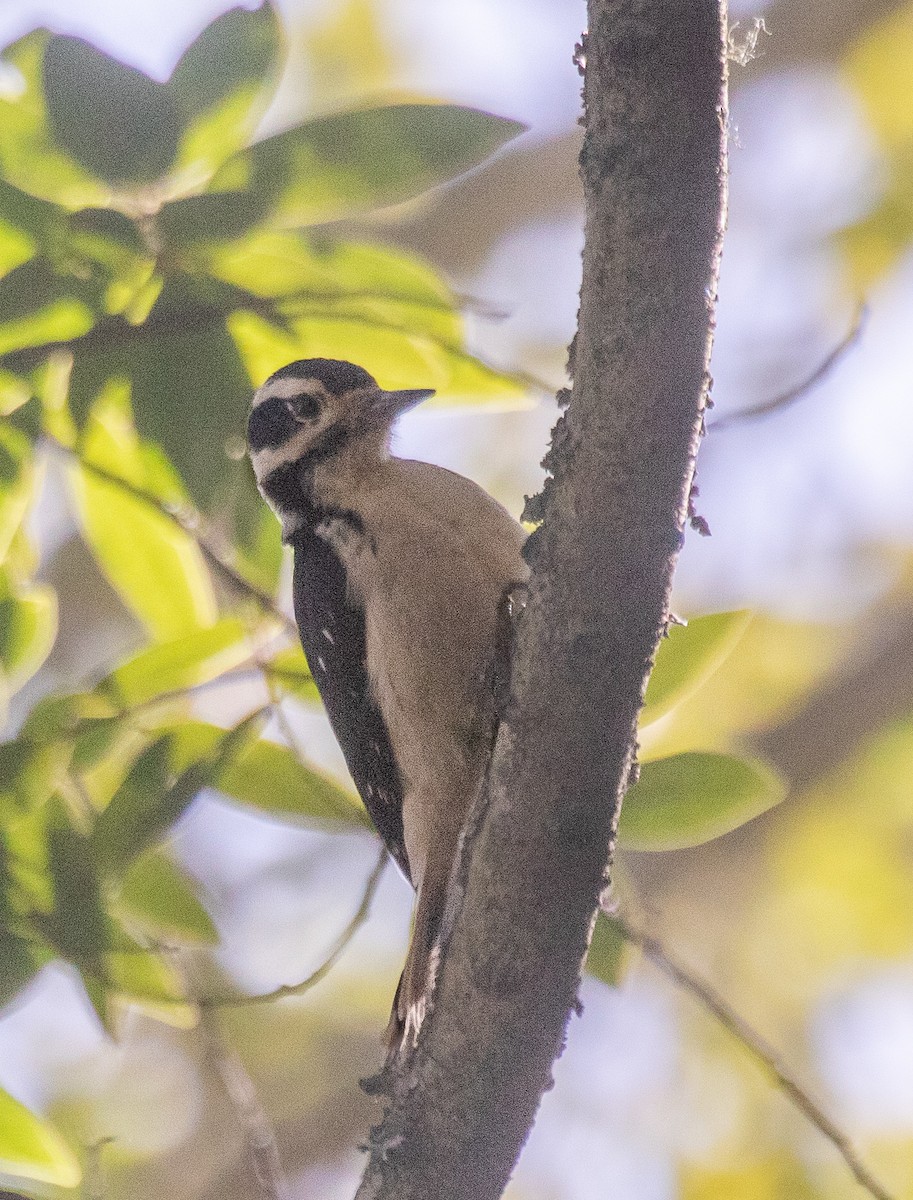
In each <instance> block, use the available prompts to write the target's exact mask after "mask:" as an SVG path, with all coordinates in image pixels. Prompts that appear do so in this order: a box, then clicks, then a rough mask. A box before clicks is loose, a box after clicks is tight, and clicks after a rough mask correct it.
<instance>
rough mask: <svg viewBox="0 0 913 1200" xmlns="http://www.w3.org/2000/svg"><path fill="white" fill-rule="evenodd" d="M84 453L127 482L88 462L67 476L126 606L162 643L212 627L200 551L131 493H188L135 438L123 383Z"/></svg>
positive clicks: (97, 414) (92, 543) (94, 419)
mask: <svg viewBox="0 0 913 1200" xmlns="http://www.w3.org/2000/svg"><path fill="white" fill-rule="evenodd" d="M83 453H84V456H85V459H86V461H87V464H92V465H93V466H95V465H97V466H98V467H99V468H100V470H101V471H103V472H105V473H106V474H107V475H110V476H115V477H117V478H118V479H123V480H124V483H125V485H126V486H121V485H120V484H119V483H117V482H114V481H113V480H112V479H109V478H105V477H103V476H99V474H97V473H96V472H94V471H93V470H92V469H91V466H89V465H86V466H83V465H81V464H80V465H74V466H73V467H71V468H70V470H69V473H68V474H69V481H70V485H71V488H72V491H73V495H74V498H75V501H76V507H77V513H78V516H79V519H80V524H81V526H82V530H83V536H84V537H85V540H86V543H87V545H88V546H89V549H90V550H91V551H92V553H93V554H94V555H95V557H96V559H97V560H98V563H99V566H100V567H101V569H102V570H103V571H104V572H105V574H106V575H107V577H108V579H109V580H110V581H111V583H112V585H113V586H114V588H115V589H116V590H117V592H118V594H119V595H120V596H121V598H122V600H123V601H124V603H125V604H126V605H127V606H128V608H130V609H131V610H132V611H133V612H134V613H135V614H136V616H137V617H138V618H139V620H140V621H142V623H143V624H144V625H145V627H146V628H147V629H148V631H149V633H150V634H151V635H152V637H154V638H156V639H157V640H160V641H171V640H174V639H176V638H178V637H181V636H184V635H186V634H187V633H189V632H190V631H192V630H196V629H201V628H206V627H208V626H210V625H212V624H213V623H214V622H215V620H216V617H217V615H218V614H217V608H216V601H215V594H214V592H213V588H212V581H211V579H210V577H209V572H208V570H207V568H206V563H205V560H204V558H203V555H202V552H201V551H200V548H199V546H198V545H197V544H196V542H195V541H194V540H193V538H191V537H190V535H189V534H187V533H185V532H184V530H183V529H181V528H180V527H179V526H178V525H177V524H176V522H175V521H174V520H172V519H171V518H170V517H169V516H168V515H166V513H164V512H162V511H160V510H159V509H158V508H157V507H156V505H155V504H154V502H149V501H147V500H144V499H142V498H140V497H138V496H137V495H136V494H135V493H134V492H133V491H131V489H134V488H138V489H139V490H140V491H141V492H151V493H152V495H153V496H155V495H163V494H167V493H168V492H170V493H171V502H174V501H176V500H177V498H178V497H182V494H183V493H182V489H181V486H180V482H179V480H178V478H177V476H176V475H175V474H174V472H173V471H172V470H171V469H170V467H167V464H166V463H165V461H164V460H163V459H162V457H161V455H160V454H156V453H155V452H154V450H153V448H152V447H147V446H144V445H143V444H142V443H141V442H140V441H139V439H138V438H137V436H136V432H135V430H134V429H133V428H132V425H131V424H130V421H129V406H128V403H127V395H126V389H125V388H124V387H123V386H120V385H118V384H117V383H113V384H112V385H110V386H109V388H108V389H107V390H106V391H105V392H103V393H102V395H101V396H100V397H99V400H98V402H97V403H96V405H95V406H94V408H93V411H92V416H91V419H90V424H89V426H88V427H87V429H86V433H85V438H84V451H83Z"/></svg>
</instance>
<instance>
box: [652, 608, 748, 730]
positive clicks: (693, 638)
mask: <svg viewBox="0 0 913 1200" xmlns="http://www.w3.org/2000/svg"><path fill="white" fill-rule="evenodd" d="M750 621H751V614H750V613H749V612H745V611H740V612H724V613H713V614H712V615H710V616H707V617H694V618H692V619H691V620H690V621H689V622H688V624H687V625H672V626H671V627H670V629H669V634H668V637H666V638H664V639H663V641H662V642H660V645H659V652H658V654H657V656H656V665H655V666H654V668H653V671H652V673H651V675H650V682H649V683H648V684H647V695H646V700H645V702H644V708H643V712H642V713H641V716H640V724H641V726H645V725H648V724H649V723H650V722H651V721H655V720H657V719H658V718H659V717H661V716H663V715H664V714H665V713H667V712H668V711H669V710H670V709H671V708H673V707H674V706H675V705H676V704H677V703H679V702H680V701H681V700H684V699H685V698H686V697H687V696H688V695H689V694H690V693H691V692H693V691H694V690H695V689H696V688H698V687H700V685H701V684H702V683H703V682H704V680H705V679H707V678H708V676H710V675H711V674H712V673H713V672H714V671H715V670H716V669H717V667H718V666H719V665H720V664H721V663H722V662H723V660H724V659H725V658H726V657H727V655H728V654H729V653H730V651H731V650H733V649H734V647H735V645H736V643H737V642H738V641H739V639H740V638H741V636H742V634H743V633H744V632H745V630H746V629H747V628H748V624H749V622H750Z"/></svg>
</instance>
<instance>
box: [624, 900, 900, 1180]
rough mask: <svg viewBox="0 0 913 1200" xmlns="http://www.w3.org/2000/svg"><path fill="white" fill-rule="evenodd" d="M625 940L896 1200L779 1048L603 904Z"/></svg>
mask: <svg viewBox="0 0 913 1200" xmlns="http://www.w3.org/2000/svg"><path fill="white" fill-rule="evenodd" d="M603 911H604V912H605V913H606V916H608V917H609V918H610V919H611V920H612V921H614V922H615V924H616V925H617V926H618V928H619V930H620V931H621V933H622V935H623V936H624V938H625V939H626V940H627V941H628V942H630V943H631V945H632V946H637V947H638V948H639V949H640V950H642V951H643V953H644V954H645V955H646V956H647V958H649V959H650V961H651V962H652V963H653V964H654V965H655V966H657V967H658V968H659V969H660V970H661V971H662V972H663V973H664V974H665V975H667V976H668V977H669V978H670V979H671V980H672V981H673V983H675V984H676V986H677V987H680V988H681V989H682V991H685V992H688V994H689V995H691V996H693V997H694V998H695V999H696V1000H697V1001H698V1002H699V1003H700V1004H701V1005H702V1006H703V1008H704V1009H706V1011H707V1012H709V1013H710V1014H711V1016H713V1017H715V1018H716V1019H717V1021H719V1023H720V1024H721V1025H722V1026H723V1027H724V1029H726V1030H727V1031H728V1032H729V1033H730V1034H731V1035H732V1036H733V1037H734V1038H735V1039H736V1040H737V1041H738V1042H740V1043H741V1044H742V1045H743V1046H744V1047H745V1049H746V1050H748V1052H749V1053H750V1054H751V1055H752V1056H753V1057H754V1058H755V1059H756V1060H757V1061H758V1062H759V1063H760V1064H761V1066H763V1067H764V1068H765V1070H766V1071H768V1072H769V1073H770V1074H771V1075H772V1076H773V1078H774V1079H775V1080H776V1082H777V1083H778V1084H779V1086H780V1087H781V1088H782V1089H783V1091H784V1092H785V1094H786V1095H787V1096H788V1097H789V1099H790V1100H791V1101H792V1103H793V1104H794V1105H795V1106H796V1108H798V1109H799V1111H800V1112H801V1113H802V1114H803V1115H804V1116H805V1117H806V1118H807V1119H808V1120H809V1121H810V1122H811V1124H812V1125H814V1126H815V1128H816V1129H817V1130H818V1131H819V1133H822V1134H823V1135H824V1136H825V1137H826V1138H827V1139H828V1141H829V1142H830V1143H831V1144H832V1145H833V1146H834V1148H835V1149H836V1150H837V1152H838V1153H839V1154H840V1156H841V1158H842V1159H843V1161H844V1162H845V1163H846V1165H847V1167H849V1169H850V1171H851V1172H852V1174H853V1176H854V1177H855V1179H856V1182H857V1183H858V1184H859V1185H860V1186H861V1187H863V1188H865V1190H866V1191H867V1192H868V1193H869V1194H870V1195H871V1196H874V1197H875V1200H893V1197H892V1196H891V1193H890V1192H888V1191H886V1190H885V1188H884V1187H882V1185H881V1184H880V1183H879V1182H878V1180H877V1179H876V1178H875V1177H874V1175H873V1174H872V1172H871V1171H870V1170H869V1168H868V1167H867V1166H866V1164H865V1163H864V1162H863V1161H862V1159H861V1158H860V1157H859V1155H858V1154H857V1152H856V1150H855V1148H854V1147H853V1144H852V1142H851V1141H850V1139H849V1137H848V1136H847V1135H846V1134H845V1133H844V1132H843V1130H842V1129H841V1128H840V1127H839V1126H838V1125H836V1124H835V1123H834V1121H833V1120H831V1118H830V1117H829V1116H828V1115H827V1113H826V1112H824V1110H823V1109H822V1108H821V1107H820V1106H819V1105H818V1104H817V1103H816V1101H815V1100H813V1099H812V1097H811V1096H810V1095H809V1093H808V1092H807V1091H806V1090H805V1088H804V1087H803V1086H802V1085H801V1084H800V1083H799V1082H798V1080H797V1079H796V1077H795V1076H794V1075H793V1074H792V1072H791V1071H790V1070H789V1069H788V1068H787V1067H785V1066H783V1064H782V1063H781V1062H780V1059H779V1055H778V1054H777V1051H776V1049H775V1048H774V1047H773V1046H772V1045H771V1044H770V1042H768V1041H767V1040H766V1039H765V1038H764V1037H763V1036H762V1035H761V1034H760V1033H758V1031H757V1030H756V1029H755V1028H754V1027H753V1026H752V1025H750V1024H749V1023H748V1022H747V1021H746V1020H745V1018H744V1017H742V1016H741V1015H740V1014H739V1013H738V1012H736V1010H735V1009H734V1008H733V1007H732V1005H731V1004H730V1003H729V1001H728V1000H726V999H725V998H724V997H723V996H721V995H720V993H719V992H718V991H716V989H715V988H714V987H712V986H711V984H709V983H707V981H706V980H704V979H701V978H700V976H698V975H696V974H695V973H694V972H693V971H692V970H691V969H690V968H689V967H687V966H685V964H684V963H683V962H681V960H680V959H678V958H677V957H676V956H675V955H674V954H673V953H672V952H671V951H670V950H669V949H668V948H667V947H666V946H665V945H664V944H663V943H662V942H661V941H660V940H659V938H657V937H654V936H653V935H652V934H649V933H647V932H646V931H645V930H643V929H639V928H638V927H637V926H636V925H633V924H632V923H631V921H630V920H629V919H628V918H627V917H625V916H622V914H621V913H619V912H617V911H613V910H612V909H611V908H610V907H609V906H608V905H603Z"/></svg>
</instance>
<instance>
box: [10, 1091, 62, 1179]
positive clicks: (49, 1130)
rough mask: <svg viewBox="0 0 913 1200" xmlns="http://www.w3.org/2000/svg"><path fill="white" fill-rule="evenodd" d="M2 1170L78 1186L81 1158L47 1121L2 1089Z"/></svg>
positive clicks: (28, 1177) (24, 1176) (22, 1176)
mask: <svg viewBox="0 0 913 1200" xmlns="http://www.w3.org/2000/svg"><path fill="white" fill-rule="evenodd" d="M0 1173H2V1174H3V1175H12V1176H15V1177H17V1178H22V1179H34V1180H35V1181H36V1182H38V1183H49V1184H53V1185H55V1186H57V1187H64V1188H75V1187H76V1186H77V1185H78V1184H79V1182H80V1180H81V1178H82V1171H81V1169H80V1166H79V1160H78V1159H77V1157H76V1155H75V1154H73V1152H72V1151H71V1150H70V1148H69V1146H68V1145H67V1144H66V1142H65V1141H64V1140H63V1138H62V1137H61V1136H60V1134H59V1133H58V1132H57V1130H56V1129H55V1128H54V1127H53V1125H51V1124H50V1123H49V1122H48V1121H44V1120H42V1119H41V1118H40V1117H37V1116H35V1114H34V1113H33V1112H30V1111H29V1110H28V1109H27V1108H26V1107H25V1105H23V1104H20V1103H19V1101H18V1100H15V1099H13V1097H12V1096H11V1095H10V1094H9V1092H4V1091H3V1090H2V1089H0Z"/></svg>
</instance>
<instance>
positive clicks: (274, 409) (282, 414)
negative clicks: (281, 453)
mask: <svg viewBox="0 0 913 1200" xmlns="http://www.w3.org/2000/svg"><path fill="white" fill-rule="evenodd" d="M298 427H299V426H298V422H297V421H296V420H295V418H294V417H293V416H292V414H291V413H290V412H289V410H288V405H287V404H286V402H285V401H284V400H283V399H281V397H279V396H272V397H271V398H270V399H269V400H264V401H263V403H262V404H258V405H257V407H256V408H255V409H254V411H253V412H252V413H251V414H250V419H249V420H248V422H247V444H248V445H249V446H250V448H251V450H263V449H265V448H266V447H271V448H273V449H275V448H276V447H277V446H282V445H284V444H285V443H286V442H287V441H288V440H289V438H290V437H291V436H292V434H293V433H294V432H295V430H296V429H298Z"/></svg>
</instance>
